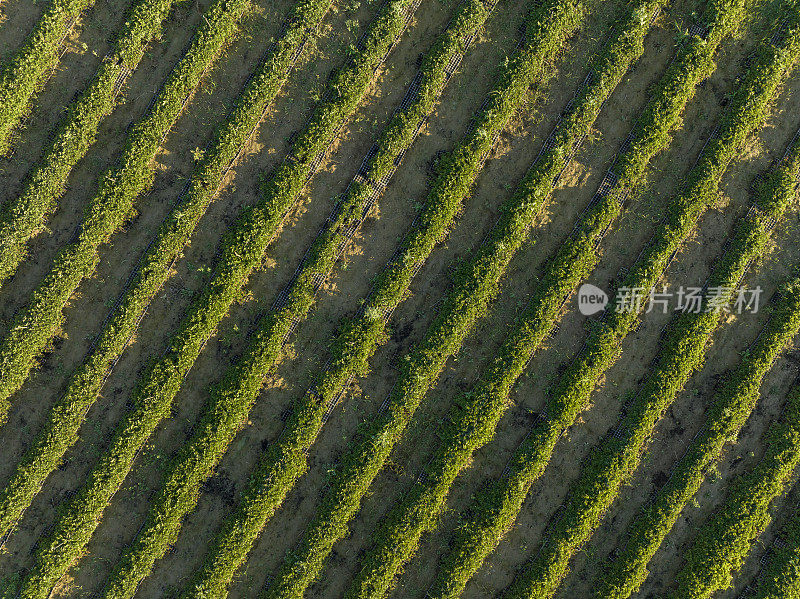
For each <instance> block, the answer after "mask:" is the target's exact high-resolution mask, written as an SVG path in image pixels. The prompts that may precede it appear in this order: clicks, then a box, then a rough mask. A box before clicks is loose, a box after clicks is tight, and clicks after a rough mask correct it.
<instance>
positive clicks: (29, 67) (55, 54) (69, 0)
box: [0, 0, 95, 156]
mask: <svg viewBox="0 0 800 599" xmlns="http://www.w3.org/2000/svg"><path fill="white" fill-rule="evenodd" d="M94 2H95V0H53V1H52V2H51V4H50V6H49V7H48V8H47V9H46V10H45V12H44V14H43V15H42V17H41V19H39V22H38V23H36V26H35V27H34V29H33V31H31V33H30V34H29V35H28V37H27V39H26V40H25V43H24V44H23V45H22V47H21V48H20V49H19V50H17V51H16V52H15V53H14V55H13V56H12V57H10V58H9V59H8V61H5V62H4V63H3V66H2V70H0V156H3V155H6V154H7V153H8V151H9V150H10V149H11V137H12V134H13V132H14V129H15V128H16V127H17V126H18V125H19V122H20V121H21V120H22V119H23V118H24V116H25V114H26V113H27V112H28V110H30V103H31V100H32V98H33V96H34V95H35V94H36V93H37V92H38V91H39V89H40V88H41V87H42V86H43V85H44V83H45V81H46V79H47V77H48V76H49V73H50V72H52V70H53V69H54V68H55V67H56V66H57V65H58V63H59V62H60V61H61V53H62V49H61V46H62V43H63V40H64V38H65V36H66V35H67V34H68V33H69V31H70V29H71V28H72V24H73V23H74V22H75V20H76V19H78V18H79V17H80V16H81V14H82V13H83V12H84V11H86V10H88V9H89V8H90V7H91V6H92V5H93V4H94Z"/></svg>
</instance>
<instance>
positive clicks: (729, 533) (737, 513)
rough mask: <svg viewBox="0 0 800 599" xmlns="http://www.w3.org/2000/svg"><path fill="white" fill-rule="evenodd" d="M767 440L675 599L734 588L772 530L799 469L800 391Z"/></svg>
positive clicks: (702, 535) (712, 522)
mask: <svg viewBox="0 0 800 599" xmlns="http://www.w3.org/2000/svg"><path fill="white" fill-rule="evenodd" d="M763 440H764V444H765V445H766V447H767V450H766V452H765V454H764V457H763V459H762V460H761V462H760V463H759V464H758V465H757V466H756V467H755V468H753V469H752V470H751V471H750V472H748V473H747V474H745V475H744V476H742V478H739V479H736V480H735V481H733V483H731V487H732V488H731V490H730V492H729V493H728V496H727V497H726V498H725V501H724V502H723V503H722V505H720V507H719V508H718V509H717V510H716V512H714V514H713V515H712V516H711V518H709V520H708V521H707V522H706V523H705V524H704V525H703V527H702V528H701V529H700V532H699V533H698V535H697V537H696V538H695V540H694V542H693V543H692V546H691V547H690V548H689V550H688V551H687V552H686V554H685V562H686V563H685V564H684V566H683V568H682V569H681V571H680V572H679V573H678V576H677V577H676V582H677V587H676V589H675V591H673V593H672V597H676V598H678V597H679V598H681V599H684V598H685V599H693V598H701V597H702V598H708V597H711V596H713V594H714V593H716V592H717V591H719V590H724V589H727V588H729V587H730V586H731V582H732V579H733V574H734V573H735V572H737V571H738V570H739V569H740V568H741V567H742V564H743V563H744V561H745V559H747V556H748V554H749V553H750V550H751V549H752V546H753V543H754V541H755V540H756V539H757V538H758V537H759V535H760V534H761V533H762V532H764V530H765V529H766V528H767V526H769V524H770V521H771V518H770V515H769V507H770V504H771V503H772V501H773V500H774V499H776V498H777V497H779V496H780V495H782V494H783V492H784V491H785V489H786V485H787V484H788V483H789V480H790V478H791V477H792V475H793V473H794V471H795V470H796V468H797V465H798V463H800V389H795V390H794V391H793V392H792V393H791V394H790V396H789V399H788V401H787V404H786V407H785V409H784V412H783V415H782V418H781V419H780V421H779V422H777V423H775V424H773V425H772V426H771V427H770V428H769V429H768V430H767V432H766V433H765V435H764V437H763ZM781 596H782V597H788V596H790V595H789V593H784V594H782V595H781Z"/></svg>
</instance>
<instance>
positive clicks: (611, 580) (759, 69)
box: [600, 9, 800, 597]
mask: <svg viewBox="0 0 800 599" xmlns="http://www.w3.org/2000/svg"><path fill="white" fill-rule="evenodd" d="M795 10H796V9H795ZM795 18H796V19H800V15H797V16H796V17H795ZM798 55H800V27H797V28H795V29H794V30H793V31H792V32H791V35H789V36H788V37H787V38H786V39H785V42H784V43H783V44H781V46H780V47H772V46H770V47H769V48H765V49H764V50H763V52H762V53H760V55H759V60H757V61H756V62H755V64H754V66H753V67H751V69H750V71H749V73H748V76H747V78H746V80H745V82H744V83H745V85H744V87H742V88H741V90H742V91H741V92H739V93H737V96H738V97H739V98H741V96H742V95H743V93H748V92H750V91H751V85H753V84H754V85H755V86H756V88H755V89H756V90H758V91H757V92H756V93H755V94H752V93H751V94H749V96H748V97H747V100H750V101H751V104H750V105H749V106H750V107H755V106H758V104H759V100H760V97H761V96H763V95H764V94H765V93H766V92H768V91H769V90H774V89H775V86H776V85H777V84H778V83H779V82H780V81H781V80H782V79H783V77H784V76H785V74H786V73H787V71H789V70H790V69H791V68H792V67H793V65H794V64H795V62H796V60H797V57H798ZM733 108H734V110H733V111H732V112H731V113H730V114H729V115H728V116H727V117H726V120H727V121H729V122H731V121H733V122H734V123H736V124H739V123H744V125H743V126H746V124H747V123H753V122H755V120H756V118H758V119H760V118H762V117H761V116H759V117H756V115H752V111H751V109H750V108H749V107H745V108H744V109H743V110H740V109H739V106H737V105H736V104H734V105H733ZM748 113H750V114H749V115H748ZM751 115H752V116H751ZM742 401H744V398H743V397H742ZM746 403H747V402H746V401H745V404H746ZM745 404H739V406H737V409H738V410H739V413H740V415H741V414H744V413H745V411H746V410H745V408H744V407H743V406H744V405H745ZM731 413H733V412H731ZM715 418H716V412H715V411H713V410H712V412H711V415H710V416H709V421H710V422H712V423H715ZM734 424H735V423H731V424H729V425H728V426H729V430H736V429H735V426H734ZM718 426H722V424H719V423H715V424H714V426H713V427H712V428H711V430H709V432H708V433H706V434H705V437H704V439H706V438H707V440H704V441H701V445H703V451H709V452H712V451H713V447H715V446H716V444H718V443H719V442H722V437H720V436H719V435H717V432H718V431H717V427H718ZM731 427H734V428H731ZM715 435H716V436H715ZM726 438H730V435H728V437H726ZM706 446H708V447H706ZM709 455H710V454H709ZM687 459H691V457H690V458H687ZM673 480H675V479H673ZM674 484H677V483H674ZM687 492H688V491H687ZM663 502H666V503H665V508H669V509H670V511H669V512H665V513H664V514H662V515H663V517H664V518H665V520H660V519H654V520H653V521H652V522H651V524H652V525H653V526H652V527H650V526H649V525H648V524H647V523H648V521H649V519H650V518H653V514H652V513H651V512H650V511H648V513H647V515H645V516H643V517H642V518H641V519H639V520H637V523H636V524H635V528H633V529H632V530H630V531H629V533H630V535H631V539H630V541H629V542H627V543H626V548H625V551H624V552H623V554H624V555H625V556H627V558H623V556H622V554H621V555H620V557H619V558H615V560H614V564H613V566H612V567H611V568H610V570H609V576H608V577H606V578H605V579H604V581H603V584H602V585H601V587H600V588H602V589H603V592H604V593H607V594H605V595H602V596H603V597H627V596H628V595H629V594H630V593H631V592H632V591H633V589H635V588H637V587H638V585H639V584H641V582H642V581H643V579H644V577H645V576H646V565H647V562H648V561H649V559H650V558H651V557H652V555H653V553H655V551H656V550H657V549H658V546H659V545H660V543H661V540H662V539H663V534H666V531H667V530H669V528H671V523H669V520H670V518H671V517H672V510H678V511H679V504H678V503H673V498H672V497H671V496H667V495H664V500H663ZM663 502H662V501H660V500H659V501H658V502H657V503H659V504H662V503H663ZM675 517H677V514H676V515H675ZM656 520H658V522H656ZM634 537H636V538H635V539H634Z"/></svg>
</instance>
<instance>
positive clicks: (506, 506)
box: [431, 4, 791, 597]
mask: <svg viewBox="0 0 800 599" xmlns="http://www.w3.org/2000/svg"><path fill="white" fill-rule="evenodd" d="M730 8H731V9H732V13H735V12H738V11H741V10H742V5H741V4H734V5H732V6H731V7H730ZM721 14H723V15H725V17H724V18H726V19H727V18H734V15H728V14H726V13H721ZM734 21H738V19H736V18H734ZM786 62H788V61H785V62H784V63H783V64H780V65H769V66H765V65H762V64H761V63H759V66H761V68H755V69H753V70H751V71H750V76H749V78H748V79H747V80H746V81H745V82H744V84H743V86H742V87H741V88H739V91H737V93H736V95H735V96H734V97H733V98H732V106H733V108H732V110H731V111H730V113H729V114H728V115H727V116H726V118H725V119H724V120H723V122H722V125H721V130H720V136H719V137H716V138H713V139H711V140H709V144H708V146H707V151H706V152H704V153H703V154H702V156H701V157H700V160H699V162H698V164H697V165H696V166H695V167H693V168H692V170H691V172H690V175H689V180H688V182H687V186H686V188H685V190H684V192H683V193H681V194H679V195H678V197H677V198H676V200H675V201H674V202H673V203H671V204H670V206H669V207H668V209H667V214H666V218H665V219H664V221H663V222H662V223H661V224H660V225H659V227H658V228H657V230H656V232H655V235H654V237H653V239H652V240H651V243H650V244H649V245H648V246H647V247H646V248H645V250H644V251H643V252H642V255H641V256H640V259H639V260H637V262H636V263H635V265H634V266H633V269H632V271H631V272H630V273H629V275H628V276H627V277H626V279H625V280H624V282H623V287H641V288H644V289H650V288H652V287H653V286H654V285H655V283H656V282H657V281H658V279H659V277H660V276H661V275H662V273H663V272H664V270H665V268H666V266H667V265H668V263H669V261H670V259H671V256H673V255H674V252H676V251H677V249H678V248H679V247H680V246H681V244H682V243H683V241H684V240H685V239H686V237H687V236H688V235H689V234H690V233H691V231H692V230H693V229H694V227H695V226H696V223H697V220H698V219H699V217H700V215H701V214H702V213H703V211H704V209H705V208H706V207H707V206H708V204H709V203H710V202H711V201H712V200H713V198H714V197H716V190H717V189H718V186H719V181H720V178H721V176H722V174H723V173H724V172H725V169H726V168H727V165H728V163H729V162H730V159H731V157H732V156H734V155H735V152H736V151H737V149H738V148H739V147H740V145H741V143H742V142H743V140H744V139H745V138H746V136H747V135H749V134H751V133H752V132H753V131H754V130H756V129H757V128H758V127H759V126H760V124H761V123H763V121H764V119H765V118H766V114H767V112H768V105H769V101H770V99H771V98H772V96H773V95H774V93H775V90H776V88H777V85H778V83H779V82H780V80H781V79H782V77H783V76H784V75H785V72H786V70H787V66H788V64H787V63H786ZM789 64H791V63H790V62H789ZM773 67H775V68H774V72H773ZM566 255H569V254H566ZM554 266H555V268H554V270H553V271H552V272H554V273H561V274H562V276H563V279H567V278H568V277H569V276H571V271H573V270H574V269H576V268H579V267H580V265H579V263H577V262H576V261H565V262H561V263H560V264H559V263H558V262H556V263H555V265H554ZM548 279H549V277H547V276H546V277H545V282H546V284H547V286H546V287H543V288H542V289H543V291H542V293H537V294H534V298H533V300H532V302H531V303H530V305H529V308H528V309H527V310H526V313H525V314H524V315H523V318H522V319H521V321H520V323H519V329H520V330H519V332H516V333H515V334H514V335H512V337H511V338H510V339H509V340H508V343H507V346H506V348H505V349H502V350H501V355H505V353H506V352H509V353H508V355H510V356H517V359H518V362H517V364H519V365H521V366H520V370H518V371H517V372H521V369H522V367H524V364H525V361H526V360H527V359H528V358H529V357H530V356H531V354H530V351H526V350H528V349H529V348H535V347H536V346H537V345H535V344H534V345H531V344H530V340H531V339H533V340H536V338H537V337H538V340H539V342H541V335H542V334H543V333H544V332H545V331H547V330H548V329H549V326H550V323H551V322H552V321H543V320H542V319H541V316H540V315H541V314H542V312H544V313H545V314H546V313H547V311H549V309H550V307H548V306H547V305H545V303H546V302H547V303H549V302H552V303H553V304H555V306H556V307H557V306H559V305H560V302H561V301H563V299H559V297H558V296H556V297H552V296H550V292H551V291H552V289H556V288H558V287H560V286H561V285H562V284H563V283H562V281H563V279H562V278H561V277H559V276H558V274H556V276H554V277H553V279H551V280H548ZM572 288H573V286H570V287H568V288H566V289H565V294H564V295H561V296H560V297H561V298H563V297H566V296H567V295H566V292H568V291H569V290H571V289H572ZM638 318H639V314H638V313H637V312H636V311H620V312H609V313H607V314H606V318H605V319H602V320H600V321H599V322H597V325H598V326H597V327H596V328H595V329H594V330H593V331H592V333H590V335H589V338H588V339H587V342H586V345H585V347H584V349H583V351H581V352H580V353H579V355H578V356H577V357H576V359H575V360H574V361H573V362H571V363H570V364H569V366H568V367H567V369H566V371H565V372H564V374H563V376H562V377H561V379H560V380H559V382H558V383H557V386H556V387H555V389H554V392H553V394H552V397H551V399H550V400H549V401H548V404H547V406H546V408H547V409H546V412H545V413H544V414H543V418H541V419H539V420H538V421H537V423H536V424H535V425H534V427H533V429H532V431H531V434H530V435H529V436H528V437H527V438H526V440H525V441H524V442H523V443H522V445H521V446H520V448H519V449H518V451H517V452H515V454H514V455H513V456H512V459H511V461H510V463H509V465H508V468H507V472H506V474H507V476H503V477H501V479H500V480H498V481H496V482H495V483H494V484H491V485H487V487H486V488H485V489H484V490H483V491H481V492H479V493H478V494H477V496H476V497H475V500H474V503H473V507H472V508H471V514H470V517H469V518H467V519H466V520H465V521H464V523H463V525H461V526H460V527H459V528H458V529H457V531H456V535H455V538H454V540H453V544H452V549H451V550H449V551H448V552H447V554H446V556H445V559H444V564H443V567H442V568H441V570H440V573H439V575H438V576H437V580H436V582H435V583H434V585H433V588H434V591H432V592H431V594H432V596H448V597H449V596H452V593H454V592H456V590H457V589H458V588H463V585H464V584H466V581H467V580H468V579H469V578H470V577H471V575H472V574H473V573H474V572H475V571H476V570H477V568H478V567H479V566H480V564H481V563H482V561H483V560H484V559H485V557H486V556H487V555H488V554H489V553H490V552H491V551H492V550H493V548H494V547H495V546H496V545H497V543H498V542H499V540H500V539H501V538H502V536H503V535H504V534H505V532H506V531H507V530H508V529H509V527H510V526H511V525H512V524H513V522H514V520H515V518H516V515H517V513H518V511H519V509H520V506H521V504H522V502H523V501H524V499H525V497H526V496H527V492H528V490H529V488H530V485H531V484H532V483H533V481H534V480H536V479H537V478H538V477H539V476H540V475H541V473H542V471H543V470H544V468H545V467H546V465H547V463H548V461H549V458H550V456H551V455H552V451H553V448H554V446H555V443H556V441H557V440H558V438H559V437H560V435H561V434H562V433H563V432H564V431H565V430H566V429H567V428H568V427H569V426H571V424H572V423H573V422H574V421H575V418H577V416H578V415H579V414H580V412H581V411H582V410H583V409H584V407H585V405H586V404H587V402H588V400H589V397H590V395H591V393H592V391H593V389H594V386H595V385H596V382H597V380H598V378H599V377H600V376H601V375H602V373H604V372H605V371H606V370H607V369H608V368H609V367H610V366H611V364H613V363H614V361H615V360H616V358H617V356H618V353H619V348H620V345H621V342H622V340H623V339H624V338H625V336H626V335H627V334H628V332H629V331H630V330H631V329H632V327H633V326H634V324H635V323H636V322H637V320H638ZM543 325H544V326H543ZM514 374H515V373H513V372H499V373H498V375H499V376H498V378H497V380H496V381H495V383H494V384H496V385H497V386H498V388H499V389H509V388H510V386H511V384H513V381H514V380H515V379H514V378H511V377H510V376H509V375H512V376H513V375H514Z"/></svg>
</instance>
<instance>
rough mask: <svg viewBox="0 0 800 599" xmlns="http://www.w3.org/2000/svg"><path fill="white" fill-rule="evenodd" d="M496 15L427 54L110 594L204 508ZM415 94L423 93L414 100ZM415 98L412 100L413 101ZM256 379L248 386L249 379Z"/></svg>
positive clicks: (156, 502)
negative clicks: (264, 397)
mask: <svg viewBox="0 0 800 599" xmlns="http://www.w3.org/2000/svg"><path fill="white" fill-rule="evenodd" d="M488 15H489V11H488V10H487V9H486V7H485V6H484V5H483V3H481V2H480V1H479V0H470V1H468V2H466V3H464V4H463V5H462V7H461V8H460V10H459V13H458V14H457V15H456V16H455V18H454V19H453V23H452V24H451V26H450V27H449V28H448V29H447V30H446V31H445V32H444V33H443V34H442V36H441V37H440V38H439V40H438V41H437V43H436V44H435V46H434V48H433V49H432V51H431V52H430V53H429V54H428V55H427V56H426V58H425V59H424V61H423V64H422V66H421V68H420V71H419V74H418V76H417V77H416V78H415V79H414V82H415V83H413V84H412V87H411V88H410V93H411V94H412V97H413V100H411V102H410V103H409V104H407V105H405V103H404V108H402V109H399V110H398V111H397V112H395V114H394V115H393V117H392V119H391V120H390V121H389V123H388V124H387V126H386V128H385V129H384V131H383V133H382V134H381V135H380V136H379V138H378V140H377V143H376V144H375V146H373V151H371V152H370V157H369V160H368V162H367V163H366V165H367V166H366V168H365V169H363V170H362V171H360V172H361V173H363V174H362V175H361V176H360V177H359V178H358V179H357V181H355V182H353V183H352V184H351V185H350V187H349V188H348V190H347V191H346V193H345V195H344V197H343V198H342V201H341V204H339V205H338V206H337V208H336V209H335V210H334V213H333V215H332V217H331V219H330V220H329V221H328V222H327V223H326V227H325V228H324V229H323V232H322V234H321V235H320V236H319V237H317V239H316V240H315V242H314V244H313V245H312V247H311V249H310V251H309V252H308V254H307V256H306V259H305V261H304V262H303V263H302V264H301V267H300V271H299V273H298V276H297V278H296V279H295V280H294V281H293V283H292V284H291V286H290V287H289V289H288V290H287V292H286V293H285V294H284V296H285V297H286V299H285V301H284V302H283V303H282V304H281V305H280V307H278V308H277V309H276V310H274V311H272V312H270V313H269V314H268V315H265V316H264V318H267V319H269V320H270V324H269V327H268V330H269V335H268V337H267V338H266V339H265V340H263V341H262V340H260V343H259V344H258V345H254V346H253V347H252V348H251V352H253V351H255V350H256V349H260V350H261V351H259V352H258V353H256V354H254V353H249V354H248V358H247V359H245V360H244V362H245V363H246V366H242V367H240V368H237V369H236V370H235V371H233V372H232V373H230V374H229V375H228V376H227V377H226V378H225V380H224V381H223V382H222V383H221V384H220V385H218V386H216V387H215V388H214V389H212V391H211V397H210V398H209V402H208V406H207V408H206V409H205V410H204V412H203V415H202V417H201V420H200V422H199V423H198V424H197V425H196V426H195V431H196V432H195V433H194V434H193V436H192V437H191V438H190V439H189V440H188V441H187V442H186V443H185V444H184V445H183V447H182V448H181V451H180V452H179V453H178V455H177V456H176V457H175V458H174V461H173V462H172V464H171V465H170V466H169V467H168V468H167V476H166V482H165V484H164V486H163V488H162V489H161V490H160V492H159V493H158V494H157V495H156V496H155V497H154V499H153V500H152V502H151V507H150V511H149V513H148V516H147V520H146V523H145V525H144V526H143V527H142V529H141V530H140V531H139V533H138V534H137V536H136V539H135V540H134V542H133V544H132V546H131V547H129V548H128V550H127V551H126V552H125V553H124V555H123V557H122V560H121V561H120V563H119V564H118V565H117V567H116V568H115V570H114V574H113V575H112V577H111V579H110V582H109V583H108V585H107V586H106V591H105V593H104V597H107V598H111V597H114V598H119V597H128V596H130V593H131V592H132V591H133V589H135V587H136V584H137V583H138V582H139V581H140V580H142V579H143V578H144V577H145V576H147V575H148V574H149V572H150V571H151V569H152V565H153V563H154V562H155V561H156V560H157V559H160V558H161V557H162V556H163V555H164V553H165V552H166V550H167V549H168V548H169V546H170V545H171V544H172V543H174V542H175V540H176V539H177V537H178V534H179V531H180V527H181V521H182V519H183V518H184V516H185V515H186V514H187V513H189V512H190V511H192V510H193V509H194V507H195V505H196V504H197V499H198V497H199V492H200V487H201V485H202V484H203V482H204V481H206V480H207V479H208V478H209V477H210V476H211V475H212V474H213V471H214V468H215V467H216V466H217V464H219V461H220V460H221V459H222V456H223V455H224V453H225V450H226V448H227V447H228V445H229V444H230V443H231V441H232V440H233V438H234V436H235V435H236V433H237V432H238V431H239V430H240V428H241V427H242V425H243V423H244V422H246V421H247V417H248V414H249V412H250V410H251V408H252V407H253V404H254V403H255V400H256V397H257V391H258V389H259V388H260V385H261V381H262V380H263V376H260V375H259V374H256V373H264V372H269V371H271V370H272V369H273V368H274V366H275V365H276V364H277V363H278V361H279V360H280V358H281V355H282V347H283V343H284V340H285V339H286V338H287V337H288V335H289V333H290V332H291V330H292V328H293V327H294V326H295V325H296V324H297V323H298V322H299V321H300V319H302V318H304V317H305V316H306V315H307V314H308V312H309V310H310V309H311V307H312V305H313V303H314V297H315V294H316V291H317V289H318V288H319V286H320V285H321V281H322V280H324V278H326V277H327V276H328V275H329V274H330V272H331V271H332V269H333V267H334V263H335V261H336V260H337V257H338V256H339V255H340V254H341V250H343V249H344V244H346V243H347V241H348V240H349V238H350V236H352V235H353V234H354V233H355V229H356V228H357V227H358V226H359V225H360V223H361V222H362V220H363V218H364V216H365V214H366V212H367V211H368V209H369V207H370V202H371V201H373V200H374V194H375V193H376V191H380V189H381V188H380V187H378V188H377V189H376V187H374V186H373V185H372V184H371V183H369V182H367V183H362V182H360V181H361V180H362V178H363V180H368V181H372V182H376V181H384V180H386V178H387V177H389V176H391V174H392V172H393V171H394V169H395V168H396V167H397V165H398V162H399V158H402V155H403V153H404V152H405V150H406V149H407V148H408V147H409V146H410V145H411V144H412V143H413V141H414V140H415V139H416V136H417V133H418V132H419V130H420V127H421V125H422V124H423V123H424V121H425V120H426V119H427V117H428V115H429V114H430V113H431V111H432V110H433V109H434V108H435V106H436V105H437V103H438V101H439V98H440V96H441V92H442V91H443V89H444V87H445V84H446V83H447V81H448V80H449V74H450V73H452V72H453V62H454V59H457V58H458V57H459V56H460V55H461V54H463V52H465V51H466V46H467V43H468V42H470V41H471V40H472V39H473V38H474V37H475V35H476V33H477V32H478V30H479V29H480V27H481V26H482V25H483V23H484V21H485V19H486V18H487V17H488ZM414 92H416V94H415V95H413V94H414ZM407 98H408V96H407ZM244 380H248V381H249V382H248V383H247V384H245V385H242V381H244Z"/></svg>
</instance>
